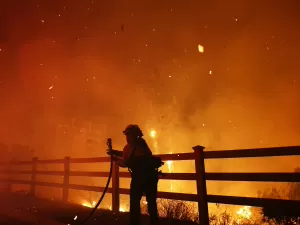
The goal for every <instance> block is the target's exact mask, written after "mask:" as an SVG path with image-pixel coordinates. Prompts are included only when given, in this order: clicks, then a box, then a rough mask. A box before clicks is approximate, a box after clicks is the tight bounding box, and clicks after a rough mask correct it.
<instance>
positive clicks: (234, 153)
mask: <svg viewBox="0 0 300 225" xmlns="http://www.w3.org/2000/svg"><path fill="white" fill-rule="evenodd" d="M193 150H194V152H191V153H181V154H163V155H159V156H160V157H161V158H162V160H163V161H167V160H170V161H178V160H193V161H194V163H195V171H196V172H195V173H165V176H163V177H162V178H161V179H164V180H195V181H196V184H197V194H186V193H170V192H159V193H158V197H159V198H166V199H173V200H182V201H192V202H197V203H198V208H199V218H200V223H201V224H203V225H208V224H209V217H208V203H219V204H232V205H247V206H257V207H265V206H267V205H272V206H278V207H279V206H280V207H281V208H283V207H298V208H300V201H292V200H279V199H263V198H250V197H233V196H221V195H208V194H207V190H206V181H207V180H210V181H252V182H253V181H261V182H300V173H206V172H205V163H204V162H205V160H209V159H224V158H253V157H273V156H299V155H300V146H294V147H278V148H264V149H242V150H226V151H204V147H202V146H195V147H193ZM109 160H110V158H109V157H98V158H74V159H73V158H70V157H65V158H64V159H54V160H40V159H38V158H33V160H32V161H19V162H11V163H9V165H10V166H14V165H26V164H27V165H32V170H31V171H12V170H5V171H1V172H2V173H9V174H31V180H29V181H28V180H27V181H24V180H12V179H9V180H5V182H7V183H8V185H9V188H11V185H12V184H28V185H30V192H31V194H32V195H34V194H35V190H36V186H48V187H57V188H62V189H63V201H65V202H67V201H68V193H69V189H75V190H84V191H95V192H103V190H104V187H96V186H88V185H77V184H70V182H69V180H70V177H71V176H77V177H80V176H81V177H83V176H84V177H108V174H109V173H108V172H83V171H71V170H70V164H71V163H72V164H73V163H101V162H109ZM38 164H64V171H39V170H37V165H38ZM37 175H57V176H63V177H64V179H63V183H50V182H38V181H36V176H37ZM128 177H130V174H129V173H128V172H119V168H118V166H117V165H116V164H115V163H113V175H112V188H109V189H108V193H111V194H112V210H113V212H115V213H116V212H118V211H119V208H120V201H119V195H120V194H125V195H128V194H129V189H124V188H119V178H128Z"/></svg>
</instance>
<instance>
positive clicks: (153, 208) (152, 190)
mask: <svg viewBox="0 0 300 225" xmlns="http://www.w3.org/2000/svg"><path fill="white" fill-rule="evenodd" d="M147 183H148V184H147V185H146V187H145V194H146V200H147V204H148V213H149V215H150V224H151V225H156V224H157V223H158V211H157V203H156V198H157V183H158V178H157V177H156V176H154V177H153V178H152V179H149V182H147Z"/></svg>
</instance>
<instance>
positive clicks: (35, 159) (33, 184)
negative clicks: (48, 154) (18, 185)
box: [30, 157, 38, 196]
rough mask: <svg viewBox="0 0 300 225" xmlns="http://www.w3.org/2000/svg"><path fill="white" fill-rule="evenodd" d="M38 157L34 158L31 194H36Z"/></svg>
mask: <svg viewBox="0 0 300 225" xmlns="http://www.w3.org/2000/svg"><path fill="white" fill-rule="evenodd" d="M37 160H38V158H37V157H34V158H32V169H31V185H30V195H32V196H35V187H36V167H37Z"/></svg>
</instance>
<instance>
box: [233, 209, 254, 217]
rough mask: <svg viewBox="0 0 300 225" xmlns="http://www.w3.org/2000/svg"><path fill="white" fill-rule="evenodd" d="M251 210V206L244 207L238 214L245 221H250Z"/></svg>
mask: <svg viewBox="0 0 300 225" xmlns="http://www.w3.org/2000/svg"><path fill="white" fill-rule="evenodd" d="M250 208H251V207H250V206H244V207H242V208H240V209H239V210H238V211H237V212H236V213H237V214H238V215H239V217H241V218H243V219H250V217H251V214H252V213H251V210H250Z"/></svg>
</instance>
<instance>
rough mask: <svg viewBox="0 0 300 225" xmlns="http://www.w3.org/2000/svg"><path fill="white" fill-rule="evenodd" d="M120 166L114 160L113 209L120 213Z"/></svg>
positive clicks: (114, 211)
mask: <svg viewBox="0 0 300 225" xmlns="http://www.w3.org/2000/svg"><path fill="white" fill-rule="evenodd" d="M119 181H120V180H119V166H118V164H117V162H116V161H114V162H113V170H112V211H113V213H118V212H119V210H120V194H119V186H120V185H119V183H120V182H119Z"/></svg>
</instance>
